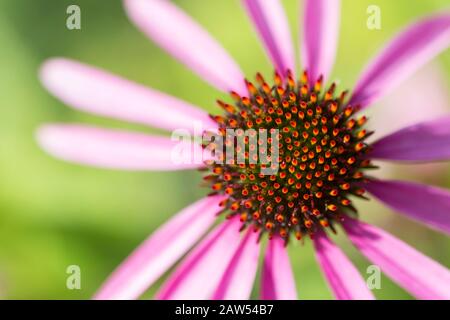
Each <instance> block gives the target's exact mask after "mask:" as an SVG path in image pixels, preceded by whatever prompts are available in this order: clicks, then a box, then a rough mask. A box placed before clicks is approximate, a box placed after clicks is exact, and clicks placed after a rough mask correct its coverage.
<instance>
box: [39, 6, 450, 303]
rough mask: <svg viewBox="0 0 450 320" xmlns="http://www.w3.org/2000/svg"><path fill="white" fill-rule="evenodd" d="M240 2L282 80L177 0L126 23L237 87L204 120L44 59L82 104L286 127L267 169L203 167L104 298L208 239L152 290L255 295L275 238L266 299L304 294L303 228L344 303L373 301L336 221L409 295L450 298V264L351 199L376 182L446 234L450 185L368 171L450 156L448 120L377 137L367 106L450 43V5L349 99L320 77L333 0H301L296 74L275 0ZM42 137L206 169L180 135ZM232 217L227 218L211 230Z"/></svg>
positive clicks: (127, 159) (394, 204) (148, 115)
mask: <svg viewBox="0 0 450 320" xmlns="http://www.w3.org/2000/svg"><path fill="white" fill-rule="evenodd" d="M242 3H243V5H244V8H245V10H246V12H247V13H248V14H249V16H250V18H251V21H252V22H253V24H254V26H255V29H256V31H257V33H258V34H259V36H260V37H261V40H262V43H263V44H264V47H265V49H266V51H267V53H268V55H269V57H270V59H271V60H272V62H273V64H274V67H275V70H276V73H275V80H274V82H273V83H269V82H266V80H265V79H264V78H263V76H262V75H260V74H257V76H256V82H255V83H254V84H253V83H251V82H250V81H247V80H244V76H243V74H242V72H241V70H240V69H239V67H238V66H237V65H236V63H235V62H234V61H233V60H232V59H231V58H230V57H229V55H228V54H227V53H226V52H225V51H224V49H223V48H222V47H221V46H220V45H219V44H218V43H217V42H216V41H214V40H213V39H212V37H211V36H210V35H209V34H208V33H207V32H206V31H205V30H204V29H203V28H201V27H200V26H199V25H198V24H197V23H195V22H194V21H192V20H191V19H190V18H189V17H188V16H187V15H186V14H185V13H184V12H183V11H182V10H180V9H179V8H177V7H176V6H175V5H174V4H172V3H171V2H170V1H165V0H126V1H125V7H126V10H127V13H128V15H129V16H130V18H131V20H132V21H133V22H134V23H136V25H137V26H138V27H139V28H140V29H141V30H142V31H143V32H144V33H145V34H146V35H148V36H149V37H150V38H151V39H152V40H153V41H155V42H156V43H157V44H158V45H160V46H161V47H162V48H164V49H165V50H166V51H167V52H169V53H170V54H171V55H173V56H174V57H176V58H177V59H178V60H180V61H181V62H183V63H184V64H186V65H187V66H188V67H189V68H191V69H192V70H193V71H194V72H196V73H197V74H198V75H199V76H201V77H202V78H203V79H205V80H206V81H207V82H209V83H210V84H211V85H213V86H215V87H216V88H218V89H220V90H222V91H226V92H229V93H231V98H230V101H228V102H223V101H219V105H220V106H221V107H223V109H224V110H225V112H224V114H223V115H217V116H209V115H208V114H207V113H206V112H204V111H202V110H200V109H198V108H196V107H194V106H192V105H190V104H188V103H186V102H183V101H180V100H178V99H176V98H173V97H170V96H168V95H166V94H163V93H161V92H157V91H155V90H152V89H149V88H145V87H143V86H140V85H138V84H135V83H132V82H130V81H127V80H124V79H121V78H119V77H117V76H113V75H110V74H108V73H106V72H104V71H101V70H98V69H95V68H93V67H89V66H86V65H83V64H80V63H78V62H74V61H69V60H66V59H52V60H50V61H48V62H46V63H45V65H44V66H43V69H42V80H43V83H44V84H45V86H46V87H47V89H48V90H49V91H50V92H52V93H53V94H54V95H56V96H57V97H58V98H60V99H61V100H62V101H64V102H65V103H67V104H69V105H72V106H74V107H76V108H78V109H81V110H85V111H88V112H92V113H96V114H100V115H104V116H108V117H113V118H118V119H122V120H128V121H131V122H136V123H141V124H146V125H151V126H155V127H159V128H163V129H167V130H175V129H179V128H186V129H188V130H192V124H193V123H194V122H196V121H200V122H201V123H202V124H203V125H204V127H205V128H215V130H217V131H218V132H219V133H221V134H224V133H223V132H224V131H225V129H227V128H241V129H250V128H256V129H259V128H268V129H278V130H279V134H278V135H277V139H276V140H277V142H278V143H279V160H280V161H279V170H278V172H277V174H272V175H263V174H260V169H261V168H260V165H244V166H241V165H237V164H223V165H222V164H217V163H213V162H207V163H205V165H202V169H203V170H207V171H208V173H206V175H205V181H206V182H207V183H208V184H209V185H210V187H211V188H212V193H211V194H210V195H209V196H208V197H206V198H204V199H201V200H199V201H197V202H196V203H194V204H192V205H190V206H189V207H187V208H185V209H184V210H182V211H181V212H180V213H178V214H176V215H175V216H174V217H173V218H172V219H171V220H170V221H168V222H167V223H166V224H165V225H164V226H162V227H161V228H160V229H159V230H157V231H156V232H155V233H154V234H153V235H152V236H151V237H150V238H149V239H148V240H146V241H145V242H144V243H143V244H142V245H141V246H140V247H139V248H138V249H137V250H136V251H135V252H134V253H133V254H132V255H131V256H130V257H129V258H128V259H127V260H126V261H125V262H124V263H123V264H122V265H121V266H120V267H119V268H118V269H117V270H116V271H115V272H114V273H113V274H112V275H111V277H110V278H109V279H108V280H107V282H106V283H105V284H104V285H103V287H102V288H101V289H100V291H99V292H98V293H97V295H96V298H98V299H134V298H137V297H139V296H140V295H141V294H142V293H143V292H144V291H145V290H146V289H147V288H148V287H149V286H150V285H152V284H153V283H154V282H155V281H156V280H157V279H159V278H160V277H161V276H162V275H163V274H164V273H165V272H166V271H167V270H168V269H169V268H170V267H172V266H173V265H174V264H175V263H176V262H177V261H178V260H179V259H180V258H181V257H182V256H183V255H184V254H186V253H187V252H188V251H189V250H191V248H192V247H193V246H194V245H195V244H196V243H197V242H198V241H199V243H198V244H197V245H195V247H194V248H193V249H192V250H191V251H190V252H189V254H188V255H187V256H186V258H184V260H183V261H182V262H181V263H180V264H179V265H178V266H177V268H176V270H175V271H174V272H173V274H172V275H171V276H169V278H168V280H167V281H166V283H165V284H164V285H163V286H162V288H161V289H160V290H159V292H158V293H157V295H156V297H157V298H159V299H247V298H249V296H250V292H251V289H252V287H253V283H254V278H255V274H256V270H257V266H258V257H259V252H260V243H261V242H260V241H258V240H259V238H261V237H262V236H264V235H267V236H268V237H269V238H270V241H268V244H267V247H266V248H265V254H264V263H263V266H262V280H261V281H262V282H261V297H262V298H264V299H296V298H297V291H296V288H295V285H294V283H295V282H294V279H293V274H292V270H291V266H290V262H289V258H288V255H287V252H286V245H287V244H288V243H289V242H291V241H295V240H294V238H297V239H302V238H305V237H309V238H311V239H312V241H313V243H314V246H315V249H316V254H317V260H318V262H319V264H320V266H321V268H322V270H323V274H324V276H325V278H326V279H327V281H328V283H329V285H330V288H331V290H332V291H333V293H334V295H335V297H336V298H337V299H373V298H374V296H373V294H372V292H371V291H370V290H369V289H368V287H367V286H366V283H365V281H364V279H363V278H362V277H361V275H360V274H359V273H358V271H357V269H356V268H355V267H354V266H353V265H352V263H351V262H350V261H349V260H348V258H347V257H346V256H345V254H344V253H343V252H342V251H341V249H339V247H337V246H336V245H335V244H334V243H333V242H332V241H331V239H330V238H329V235H332V234H333V233H334V232H336V230H337V227H339V226H341V227H342V228H343V230H344V231H345V232H346V233H347V235H348V237H349V238H350V240H351V241H352V243H353V244H354V245H355V246H356V247H357V248H358V249H359V251H360V252H361V253H362V254H363V255H365V256H366V257H367V258H368V259H369V260H370V261H372V262H373V263H374V264H376V265H378V266H379V267H380V268H381V270H382V271H383V272H384V273H385V274H386V275H387V276H389V277H390V278H391V279H392V280H394V281H395V282H397V283H398V284H399V285H400V286H401V287H403V288H404V289H406V290H407V291H409V292H410V293H411V294H412V295H414V296H415V297H417V298H419V299H449V298H450V272H449V271H448V270H447V268H445V267H443V266H442V265H440V264H438V263H437V262H435V261H433V260H431V259H429V258H428V257H426V256H424V255H423V254H421V253H420V252H418V251H416V250H415V249H413V248H411V247H410V246H409V245H407V244H406V243H404V242H402V241H400V240H398V239H396V238H395V237H393V236H392V235H390V234H388V233H387V232H385V231H383V230H380V229H378V228H376V227H375V226H372V225H369V224H366V223H364V222H361V221H360V220H359V219H358V218H357V214H356V208H355V207H354V206H353V204H352V200H351V199H352V198H354V197H360V198H366V191H368V193H370V194H372V195H373V196H375V197H376V198H378V199H379V200H381V201H382V202H384V203H385V204H386V205H387V206H388V207H390V208H393V209H395V210H396V211H398V212H399V213H401V214H403V215H405V216H406V217H409V218H412V219H415V220H417V221H419V222H422V223H424V224H426V225H428V226H430V227H432V228H434V229H437V230H439V231H443V232H446V233H449V232H450V193H449V192H448V191H447V190H443V189H439V188H436V187H432V186H427V185H421V184H416V183H410V182H402V181H385V180H378V179H376V178H374V177H373V176H372V175H369V171H368V169H371V168H374V166H373V164H372V159H379V160H388V161H403V162H429V161H436V160H447V159H449V158H450V117H441V118H439V119H436V120H432V121H426V122H423V123H419V124H417V125H414V126H410V127H406V128H404V129H402V130H399V131H397V132H394V133H393V134H390V135H388V136H386V137H384V138H381V139H380V140H378V141H376V142H375V143H373V144H369V143H368V142H367V137H369V136H370V134H371V132H370V131H368V130H367V129H365V125H366V122H367V118H366V117H365V116H364V115H362V112H363V111H364V109H365V108H366V107H367V106H368V105H369V104H371V103H373V102H374V101H375V100H377V99H379V98H380V97H382V96H383V95H385V94H386V93H387V92H388V91H389V90H391V89H392V88H394V87H395V86H396V85H398V84H400V82H402V81H403V80H404V79H406V78H407V77H408V76H410V75H411V74H412V73H413V72H414V71H415V70H417V69H418V68H419V67H420V66H422V65H424V64H425V63H426V62H427V61H429V60H431V59H432V58H433V57H435V56H436V55H437V54H438V53H440V52H441V51H443V50H445V49H446V48H447V47H448V46H449V45H450V14H441V15H436V16H432V17H429V18H426V19H424V20H422V21H420V22H418V23H415V24H413V25H411V26H409V27H408V28H406V29H405V30H404V31H403V32H401V33H400V34H399V35H397V36H396V37H395V38H394V39H393V40H392V41H391V42H390V43H388V45H387V46H386V47H385V48H384V49H383V50H382V51H381V52H380V53H379V54H378V55H377V56H376V58H375V59H374V60H373V61H372V62H371V63H370V64H369V66H368V67H367V68H366V69H365V71H364V72H363V73H362V75H361V77H360V79H359V81H358V82H357V84H356V86H355V88H354V90H352V92H351V95H347V94H346V92H343V93H339V92H337V91H336V86H335V85H334V84H331V85H329V86H325V83H326V78H327V76H328V75H329V74H330V71H331V68H332V66H333V63H334V58H335V51H336V47H337V39H338V29H339V12H340V3H339V1H338V0H305V1H304V4H305V6H304V21H303V26H302V28H301V33H302V35H303V36H302V45H301V61H302V67H303V69H304V70H306V71H304V72H300V73H299V74H298V75H295V54H294V49H293V45H292V42H291V35H290V31H289V28H288V23H287V20H286V17H285V13H284V11H283V8H282V6H281V4H280V1H278V0H242ZM411 94H419V93H415V92H414V93H411ZM423 107H424V108H426V107H427V106H423ZM39 141H40V143H41V144H42V146H43V147H44V148H45V149H46V150H47V151H48V152H50V153H51V154H53V155H55V156H57V157H60V158H63V159H65V160H69V161H75V162H79V163H83V164H89V165H95V166H100V167H106V168H119V169H130V170H178V169H195V168H198V165H197V164H195V163H184V164H177V163H174V162H173V161H171V151H172V149H173V147H174V145H175V142H173V141H171V140H170V139H169V138H166V137H160V136H158V137H156V136H150V135H146V134H138V133H131V132H124V131H119V130H108V129H100V128H93V127H88V126H84V125H47V126H45V127H43V128H41V129H40V130H39ZM272 142H273V141H272ZM198 148H199V149H201V146H198ZM370 172H375V171H370ZM219 214H220V215H219ZM223 217H227V219H224V221H222V222H220V223H219V224H218V225H217V226H216V227H215V228H214V229H213V230H212V231H210V232H208V233H207V231H208V230H209V229H210V228H211V227H212V225H213V224H214V223H215V221H217V219H223ZM205 233H207V235H206V236H205Z"/></svg>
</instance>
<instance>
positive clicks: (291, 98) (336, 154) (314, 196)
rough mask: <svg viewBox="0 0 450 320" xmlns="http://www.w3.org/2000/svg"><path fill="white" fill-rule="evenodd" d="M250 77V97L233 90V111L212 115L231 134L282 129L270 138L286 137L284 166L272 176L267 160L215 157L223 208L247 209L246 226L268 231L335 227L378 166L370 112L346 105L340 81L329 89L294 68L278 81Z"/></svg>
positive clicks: (213, 182) (215, 183) (281, 152)
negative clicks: (368, 172) (372, 146)
mask: <svg viewBox="0 0 450 320" xmlns="http://www.w3.org/2000/svg"><path fill="white" fill-rule="evenodd" d="M246 83H247V88H248V91H249V96H248V97H241V96H239V95H238V94H236V93H234V92H233V93H231V96H232V98H233V100H234V105H231V104H228V103H225V102H222V101H218V104H219V106H221V107H222V108H223V109H224V110H225V114H224V115H223V116H212V118H213V119H214V120H215V121H216V122H217V123H218V125H219V134H220V135H222V136H224V137H225V136H226V132H227V129H238V128H239V129H243V130H248V129H255V130H259V129H266V130H271V129H276V130H278V131H277V136H276V139H275V140H276V141H269V143H270V144H271V145H273V144H274V143H278V166H279V168H278V171H277V172H276V174H270V175H265V174H262V173H261V169H262V168H263V167H264V165H263V164H258V163H256V164H255V163H249V162H247V163H246V164H235V163H224V164H217V163H216V162H210V163H208V164H207V166H208V168H209V169H210V171H211V173H210V174H209V175H207V176H205V177H204V179H205V180H206V181H208V183H209V184H210V186H211V188H212V189H213V192H212V194H225V195H227V198H226V199H225V200H224V201H222V203H221V206H223V212H226V213H227V214H228V216H234V215H239V216H240V218H241V221H242V222H243V225H244V226H245V227H247V226H254V228H255V230H259V231H260V232H261V234H263V233H264V232H268V233H269V236H272V235H273V234H279V235H280V236H281V237H283V238H285V239H286V240H287V239H289V235H291V234H294V235H295V236H296V237H297V239H301V238H302V236H304V235H305V234H309V235H310V236H311V235H313V234H314V233H315V232H316V231H318V229H320V228H327V227H330V228H331V229H332V230H333V231H334V227H333V225H334V224H335V223H336V222H339V221H341V219H342V216H343V215H345V214H351V213H352V212H353V213H356V209H355V208H354V207H353V205H352V203H351V200H350V196H352V195H353V196H358V197H363V194H364V189H362V188H361V185H362V183H361V182H363V181H364V179H365V176H364V172H363V170H364V169H367V168H372V165H371V163H370V160H369V159H368V158H367V156H366V155H367V153H368V151H369V150H370V146H368V145H367V143H365V139H366V138H367V137H368V136H369V135H370V132H367V131H366V130H365V129H364V128H363V127H364V124H365V123H366V121H367V119H366V117H364V116H362V117H355V112H356V111H357V110H358V106H351V105H348V104H345V97H346V92H343V93H341V94H339V95H335V88H336V85H335V84H334V83H333V84H332V85H331V86H330V88H329V89H328V90H325V91H323V90H322V79H321V78H319V79H318V80H317V81H316V83H315V85H314V86H313V87H310V86H309V85H308V76H307V73H306V72H304V73H303V75H302V77H301V79H300V80H299V81H295V80H294V78H293V76H292V74H291V73H288V76H287V77H286V79H285V80H283V79H282V78H281V77H280V76H279V75H278V74H275V84H274V85H272V86H271V85H269V84H267V83H266V81H265V80H264V78H263V77H262V76H261V74H257V76H256V85H254V84H253V83H251V82H248V81H246ZM245 143H246V144H248V139H247V140H245ZM269 150H270V149H268V151H269ZM223 153H225V151H224V150H223ZM245 157H246V159H247V160H248V157H249V152H248V151H246V152H245Z"/></svg>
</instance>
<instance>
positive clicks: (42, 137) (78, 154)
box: [37, 124, 203, 170]
mask: <svg viewBox="0 0 450 320" xmlns="http://www.w3.org/2000/svg"><path fill="white" fill-rule="evenodd" d="M37 135H38V141H39V143H40V145H41V147H42V148H44V149H45V150H46V151H47V152H48V153H50V154H52V155H53V156H55V157H58V158H61V159H64V160H66V161H71V162H76V163H81V164H86V165H92V166H96V167H102V168H111V169H123V170H182V169H195V168H198V167H200V166H201V164H202V161H200V160H199V161H195V159H194V158H193V157H194V153H195V154H198V155H200V157H199V158H202V156H201V155H202V153H203V150H202V149H201V147H200V146H197V145H194V150H193V152H192V153H191V156H192V158H189V159H187V158H186V161H181V160H183V159H178V158H175V156H176V155H177V154H178V153H175V152H174V151H175V150H177V147H178V145H179V144H180V142H179V141H172V140H171V139H170V138H166V137H158V136H150V135H146V134H141V133H131V132H127V131H121V130H110V129H100V128H94V127H89V126H84V125H63V124H52V125H46V126H43V127H41V128H40V129H39V131H38V134H37ZM191 151H192V150H191ZM186 154H187V153H186ZM183 162H186V163H183Z"/></svg>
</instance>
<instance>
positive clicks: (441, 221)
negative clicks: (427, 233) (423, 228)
mask: <svg viewBox="0 0 450 320" xmlns="http://www.w3.org/2000/svg"><path fill="white" fill-rule="evenodd" d="M365 188H366V189H367V190H368V191H369V192H370V193H371V194H373V195H374V196H375V197H377V198H378V199H379V200H380V201H382V202H383V203H384V204H386V205H388V206H389V207H391V208H392V209H394V210H396V211H398V212H399V213H401V214H403V215H405V216H406V217H408V218H411V219H414V220H417V221H419V222H421V223H424V224H426V225H428V226H430V227H432V228H434V229H436V230H439V231H442V232H445V233H447V234H450V192H449V191H448V190H445V189H441V188H437V187H433V186H428V185H423V184H418V183H412V182H405V181H381V180H372V181H370V182H369V183H368V184H366V185H365Z"/></svg>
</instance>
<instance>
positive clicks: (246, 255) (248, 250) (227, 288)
mask: <svg viewBox="0 0 450 320" xmlns="http://www.w3.org/2000/svg"><path fill="white" fill-rule="evenodd" d="M258 257H259V242H258V233H256V232H254V231H253V230H252V229H249V230H248V231H247V234H246V235H245V237H244V238H243V239H242V240H241V244H240V245H239V248H238V249H237V251H236V253H235V254H234V257H233V259H232V260H231V261H230V264H229V265H228V267H227V270H226V271H225V273H224V275H223V277H222V280H221V281H220V284H219V286H218V287H217V290H216V292H215V293H214V295H213V299H215V300H247V299H249V298H250V294H251V292H252V287H253V282H254V280H255V276H256V269H257V267H258Z"/></svg>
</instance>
